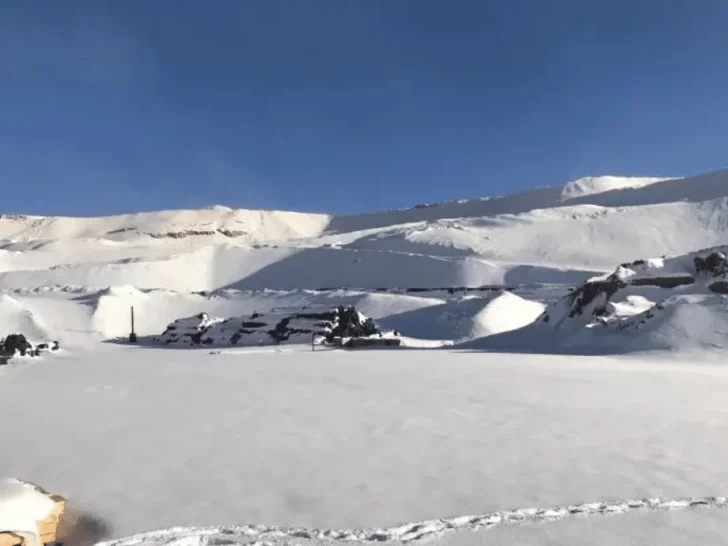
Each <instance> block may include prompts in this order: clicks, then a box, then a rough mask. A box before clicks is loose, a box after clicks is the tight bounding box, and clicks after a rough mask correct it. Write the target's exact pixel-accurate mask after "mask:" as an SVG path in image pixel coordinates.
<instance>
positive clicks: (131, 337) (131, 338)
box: [129, 305, 137, 343]
mask: <svg viewBox="0 0 728 546" xmlns="http://www.w3.org/2000/svg"><path fill="white" fill-rule="evenodd" d="M129 342H130V343H136V342H137V335H136V332H135V331H134V306H133V305H132V306H131V332H130V333H129Z"/></svg>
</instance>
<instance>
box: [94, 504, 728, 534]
mask: <svg viewBox="0 0 728 546" xmlns="http://www.w3.org/2000/svg"><path fill="white" fill-rule="evenodd" d="M726 506H728V497H681V498H668V499H659V498H654V499H636V500H621V501H614V502H592V503H584V504H575V505H562V506H554V507H550V508H525V509H515V510H504V511H498V512H490V513H486V514H480V515H474V516H461V517H453V518H445V519H436V520H430V521H422V522H418V523H410V524H406V525H401V526H398V527H391V528H389V529H369V530H355V529H349V530H322V529H306V528H302V527H268V526H263V525H247V526H232V527H177V528H172V529H167V530H164V531H155V532H151V533H144V534H139V535H134V536H131V537H128V538H123V539H119V540H112V541H107V542H102V543H99V544H98V545H97V546H173V545H174V546H182V545H184V546H188V545H189V546H233V545H245V546H264V545H265V546H268V545H270V546H273V545H284V544H285V545H288V544H300V545H314V544H331V543H354V544H372V543H392V544H414V543H418V542H420V541H424V540H427V539H434V538H437V537H441V536H443V535H445V534H449V533H456V532H473V531H483V530H487V529H491V528H493V527H501V526H516V525H528V524H536V523H547V522H552V521H559V520H564V519H568V518H584V517H590V516H612V515H618V514H626V513H628V512H657V511H663V512H665V511H674V510H687V509H696V508H706V507H708V508H722V507H726Z"/></svg>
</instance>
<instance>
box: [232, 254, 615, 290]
mask: <svg viewBox="0 0 728 546" xmlns="http://www.w3.org/2000/svg"><path fill="white" fill-rule="evenodd" d="M601 273H602V272H601V271H599V272H597V271H589V270H573V271H572V270H568V269H565V270H561V269H555V268H553V267H549V266H536V265H514V266H513V267H512V269H507V268H504V267H503V266H501V265H499V264H497V263H496V264H492V263H489V262H487V261H485V260H480V259H471V258H467V259H463V258H455V257H442V256H428V255H424V254H408V253H394V252H387V251H377V250H365V249H361V250H355V249H347V248H306V249H302V250H300V251H298V252H295V253H293V254H290V255H287V256H285V257H283V258H282V259H280V260H279V261H277V262H273V263H270V264H268V265H266V266H265V267H263V268H261V269H259V270H258V271H256V272H254V273H252V274H250V275H248V276H247V277H245V278H243V279H240V280H239V281H235V282H232V283H230V284H228V285H226V286H223V287H221V288H220V289H219V290H226V289H235V290H265V289H269V290H300V289H312V290H317V289H334V288H336V289H347V288H349V289H367V290H378V289H385V288H386V289H403V290H406V289H412V288H416V289H436V288H448V287H463V286H467V287H472V288H477V287H480V286H503V285H509V286H513V285H518V284H531V283H535V282H538V283H544V282H545V283H548V284H554V283H555V284H577V283H580V282H583V281H584V280H586V279H587V278H589V277H592V276H594V275H597V274H601ZM504 277H505V281H504Z"/></svg>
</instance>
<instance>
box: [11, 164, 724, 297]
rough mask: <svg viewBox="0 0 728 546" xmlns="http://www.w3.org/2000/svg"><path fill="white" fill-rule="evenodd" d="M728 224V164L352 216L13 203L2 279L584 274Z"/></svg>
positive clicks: (421, 279)
mask: <svg viewBox="0 0 728 546" xmlns="http://www.w3.org/2000/svg"><path fill="white" fill-rule="evenodd" d="M727 235H728V172H719V173H713V174H710V175H703V176H698V177H692V178H684V179H655V178H616V177H597V178H588V179H582V180H577V181H574V182H570V183H568V184H566V185H565V186H558V187H550V188H541V189H535V190H530V191H526V192H523V193H520V194H516V195H511V196H506V197H500V198H490V199H475V200H467V201H459V202H451V203H442V204H437V205H431V206H424V205H423V206H419V207H415V208H412V209H407V210H398V211H389V212H383V213H374V214H364V215H350V216H328V215H321V214H304V213H289V212H279V211H249V210H232V209H229V208H225V207H214V208H210V209H204V210H200V211H167V212H158V213H140V214H131V215H123V216H115V217H108V218H44V217H33V216H7V215H6V216H2V217H0V289H15V288H30V287H42V286H48V285H77V286H98V287H106V286H111V285H118V284H131V285H134V286H135V287H137V288H143V289H148V288H165V289H172V290H179V291H200V290H215V289H220V288H237V289H263V288H268V289H295V288H325V287H353V288H381V287H413V286H415V287H447V286H459V285H465V286H478V285H482V284H506V285H517V284H524V283H533V282H548V283H578V282H580V281H582V280H585V279H586V278H588V277H590V276H593V275H595V274H598V273H604V272H607V271H609V270H611V268H612V267H613V264H614V263H615V262H617V263H618V262H623V261H631V260H634V259H637V258H639V257H640V256H652V255H661V254H680V253H685V252H689V251H691V250H694V249H695V248H704V247H709V246H715V245H718V244H723V243H724V240H725V238H726V236H727ZM322 264H326V265H325V266H324V265H322Z"/></svg>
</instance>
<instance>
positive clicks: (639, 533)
mask: <svg viewBox="0 0 728 546" xmlns="http://www.w3.org/2000/svg"><path fill="white" fill-rule="evenodd" d="M661 358H664V355H663V357H661ZM686 358H687V357H679V356H671V359H670V360H669V361H665V360H663V359H658V357H654V358H652V357H649V356H646V357H644V358H642V359H640V360H635V359H626V358H604V357H600V358H596V357H589V358H585V357H564V356H539V355H513V354H511V355H500V354H491V353H481V352H457V351H449V350H431V351H415V350H412V351H410V350H405V351H402V350H400V351H396V350H378V351H361V352H353V353H349V352H341V351H317V352H311V351H310V348H309V349H306V348H303V347H286V348H282V349H247V350H230V351H225V352H222V353H220V354H211V353H210V351H207V350H192V351H184V350H171V349H167V350H165V349H151V348H143V347H124V346H118V345H113V344H104V345H99V346H98V347H96V348H95V349H94V350H91V349H90V348H89V349H88V350H85V351H83V352H78V353H74V351H73V350H70V351H69V352H67V353H65V354H62V355H57V356H54V357H52V358H51V357H46V358H44V359H41V360H35V361H32V362H26V363H22V364H19V365H10V366H5V367H3V368H0V437H1V438H3V439H4V441H3V449H2V458H1V461H0V465H1V467H2V473H3V474H5V475H10V476H16V477H18V478H21V479H24V478H25V479H31V478H32V480H33V481H35V482H37V483H41V484H42V485H43V486H44V487H46V488H48V489H51V490H53V491H58V492H62V493H63V494H64V495H66V496H68V498H69V499H72V500H73V503H74V506H75V510H76V511H77V512H81V513H85V515H86V517H87V519H90V520H93V521H95V522H96V524H95V528H96V531H97V532H98V534H97V535H94V536H93V537H91V538H92V539H93V540H102V539H103V540H110V541H113V540H115V539H121V538H123V537H128V536H129V535H134V534H138V533H144V532H148V531H149V532H151V531H157V530H160V529H168V528H177V529H175V530H174V531H169V532H167V533H166V534H164V535H163V536H160V535H151V536H148V537H147V538H146V539H145V538H144V537H137V538H134V539H133V540H126V541H123V540H122V541H121V542H120V543H119V544H130V543H131V544H138V543H142V544H144V543H149V544H167V543H175V544H192V543H194V544H203V543H204V544H220V543H221V540H223V539H224V540H227V541H228V543H230V542H232V543H233V544H234V543H240V544H302V545H305V544H319V543H331V542H332V541H333V542H344V543H352V542H372V541H377V542H379V541H384V542H387V541H391V542H394V543H396V542H398V541H399V542H408V541H411V540H414V539H417V540H424V539H434V540H435V541H436V542H437V543H438V544H446V545H464V544H467V545H469V544H524V545H527V544H528V545H530V544H539V545H541V544H600V545H601V544H657V543H659V544H667V545H671V544H698V543H699V544H723V543H725V535H726V533H727V532H728V508H725V507H723V506H724V505H725V502H726V501H725V499H723V500H722V501H721V500H718V501H717V502H714V501H710V502H712V503H714V504H718V506H698V507H686V506H684V505H676V506H675V507H676V508H684V509H682V510H677V511H666V510H663V509H658V510H651V509H650V508H649V507H642V508H638V509H636V510H631V511H630V512H629V513H627V514H622V515H612V516H605V515H601V513H600V510H598V509H595V510H596V511H597V512H598V513H597V514H595V515H591V516H587V515H583V514H582V515H581V516H579V515H572V514H568V513H567V514H562V515H565V518H564V519H560V518H556V517H555V516H553V515H552V516H551V517H553V518H554V519H556V521H551V522H548V519H549V514H548V513H545V517H544V518H538V517H537V518H534V517H533V516H531V517H530V519H529V518H526V521H525V522H524V524H522V525H519V524H518V521H516V522H515V524H510V525H504V526H500V527H498V526H495V527H493V528H489V525H488V524H487V522H485V523H484V521H483V520H482V519H481V520H478V519H477V517H473V518H470V519H469V518H467V517H464V518H460V516H469V515H477V514H488V513H491V512H497V511H502V510H512V509H521V508H522V509H526V508H548V507H558V506H562V505H577V504H581V503H596V502H604V503H615V506H617V508H615V509H614V511H615V512H619V511H620V509H619V501H622V500H631V499H644V498H654V497H660V498H663V499H673V498H683V497H709V496H720V495H725V494H726V493H727V489H728V485H726V484H728V468H726V465H725V464H723V461H725V460H728V441H726V440H725V438H726V437H728V397H726V395H725V393H726V391H727V390H728V369H727V368H725V366H724V365H723V364H724V363H723V362H721V361H720V360H719V359H718V358H717V357H715V356H713V357H711V356H702V357H700V358H697V357H696V358H697V360H696V359H693V361H687V360H686ZM31 400H35V402H31ZM29 446H30V447H29ZM625 506H626V505H624V506H622V508H625ZM627 508H628V507H627ZM609 511H610V510H607V512H609ZM556 515H558V514H556ZM442 518H455V519H453V520H452V522H455V523H456V525H451V527H453V529H447V528H444V529H443V528H442V527H443V525H442V521H441V520H442ZM539 519H546V520H547V521H546V522H543V523H533V521H538V520H539ZM438 521H440V524H439V527H438V523H437V522H438ZM413 522H415V523H416V522H429V523H425V524H424V525H423V526H421V527H420V528H415V529H414V531H413V530H412V526H411V525H410V526H409V527H406V528H400V526H401V525H404V524H409V523H413ZM452 522H451V523H452ZM247 524H252V525H253V527H250V528H239V529H238V530H237V531H234V530H230V529H228V530H224V529H223V530H220V529H218V530H217V531H218V534H217V535H215V536H214V537H208V539H205V538H204V535H205V533H208V534H209V533H210V532H211V531H209V530H208V531H200V530H185V529H183V528H181V527H186V526H193V527H208V526H221V525H241V526H242V525H247ZM257 526H262V527H257ZM266 527H267V529H266ZM290 528H294V529H290ZM395 528H399V530H396V529H395ZM315 529H318V530H319V531H315ZM327 529H343V530H344V531H341V532H339V533H325V532H324V531H325V530H327ZM357 529H360V530H366V529H369V530H371V531H356V530H357ZM422 529H424V530H425V531H427V532H424V533H423V532H421V531H422ZM430 529H431V530H433V531H437V532H432V533H429V531H428V530H430ZM346 530H349V531H346ZM418 530H419V531H420V532H419V533H418ZM468 531H469V532H468ZM219 532H222V534H219ZM420 535H422V536H420ZM201 537H202V538H201ZM221 537H222V538H221ZM225 537H227V538H225ZM213 538H214V540H213ZM335 539H338V540H335ZM224 540H223V542H224Z"/></svg>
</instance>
